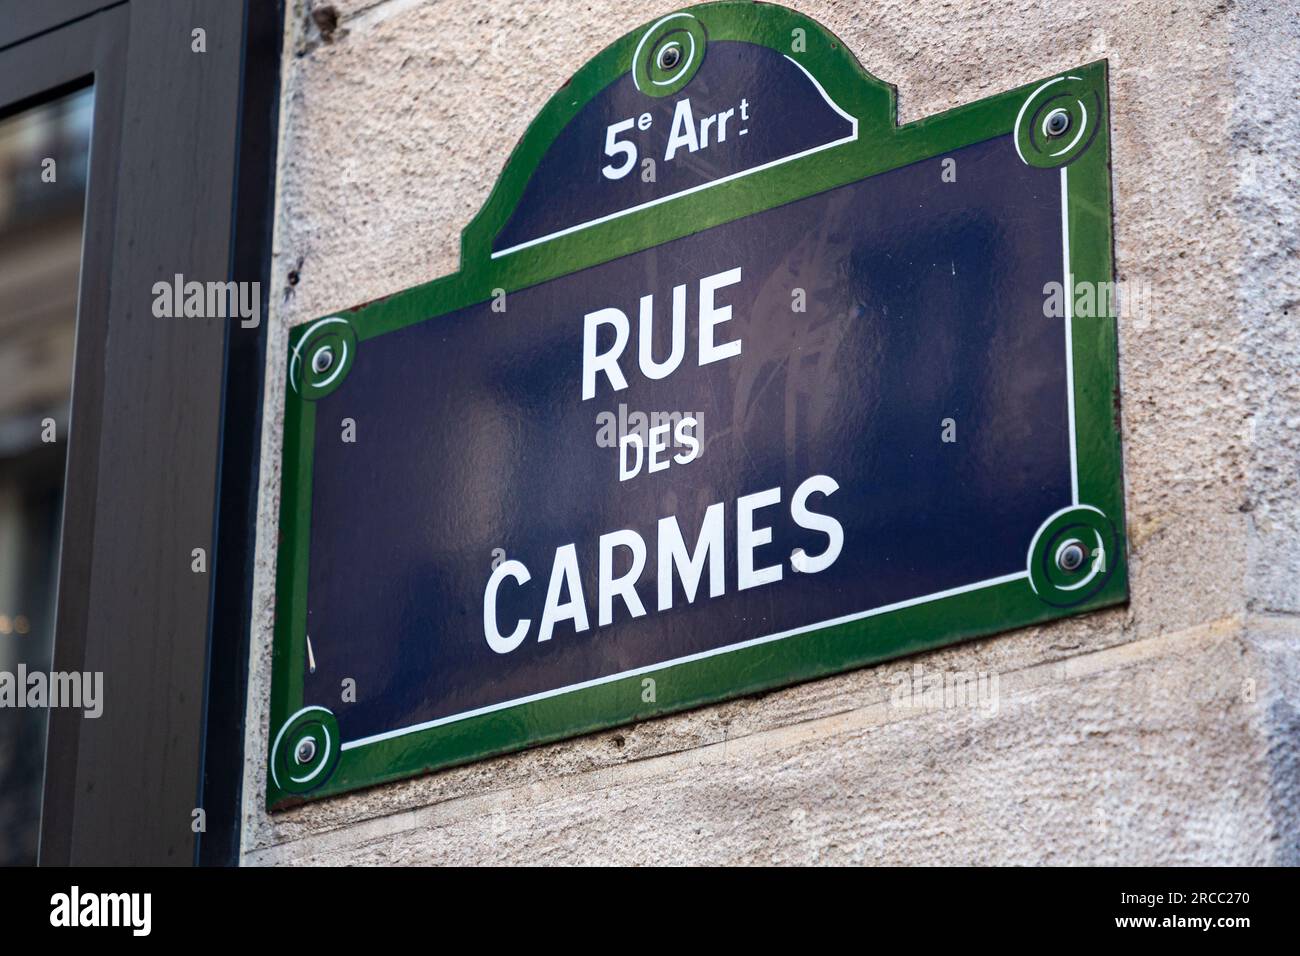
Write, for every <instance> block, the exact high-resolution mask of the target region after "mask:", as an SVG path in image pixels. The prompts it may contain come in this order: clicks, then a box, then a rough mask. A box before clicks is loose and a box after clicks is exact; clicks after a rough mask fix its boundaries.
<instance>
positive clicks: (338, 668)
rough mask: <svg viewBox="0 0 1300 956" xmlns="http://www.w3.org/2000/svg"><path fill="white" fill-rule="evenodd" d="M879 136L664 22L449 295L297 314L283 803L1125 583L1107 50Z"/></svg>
mask: <svg viewBox="0 0 1300 956" xmlns="http://www.w3.org/2000/svg"><path fill="white" fill-rule="evenodd" d="M895 115H896V114H895V107H894V95H893V90H892V88H890V87H889V86H887V85H885V84H883V83H881V82H880V81H878V80H876V79H874V78H873V77H871V76H870V75H869V74H867V73H865V72H864V71H863V70H862V68H861V67H860V66H859V65H858V64H857V62H856V61H855V60H854V59H853V57H852V56H851V55H850V54H849V53H848V51H847V50H846V49H845V48H844V46H843V44H842V43H840V42H838V41H837V40H836V39H835V38H834V37H833V36H831V35H830V34H829V33H827V32H826V31H825V30H823V29H822V28H820V27H819V26H818V25H817V24H816V23H815V22H813V21H812V20H809V19H808V18H806V17H804V16H801V15H799V14H796V13H794V12H792V11H789V10H786V9H784V8H781V7H776V6H771V5H766V4H750V3H721V4H714V5H708V6H701V7H694V8H692V9H691V10H690V11H689V12H683V13H677V14H673V15H671V16H668V17H664V18H662V19H660V20H658V21H656V22H654V23H653V24H650V25H648V26H645V27H642V28H640V29H638V30H635V31H633V32H632V33H630V34H628V35H627V36H626V37H624V38H623V39H622V40H620V41H618V42H616V43H615V44H613V45H612V46H611V47H609V48H608V49H606V50H605V51H604V52H602V53H601V54H599V55H598V56H596V57H595V59H593V60H592V61H591V62H590V63H588V64H587V65H586V66H584V67H583V68H582V69H581V70H579V71H578V73H577V74H575V75H574V77H573V78H572V80H571V81H570V82H569V83H568V84H566V85H565V87H564V88H563V89H562V90H561V91H560V92H559V93H557V94H556V95H555V96H554V97H553V98H552V99H551V101H550V102H549V103H548V104H547V105H546V107H545V108H544V109H543V110H542V112H541V113H540V114H539V116H538V117H537V118H536V120H535V121H534V122H533V124H532V126H531V127H530V128H529V130H528V132H527V134H526V135H525V137H524V139H523V140H522V141H521V143H520V144H519V146H518V147H517V149H516V150H515V152H514V153H513V154H512V155H511V157H510V159H509V162H508V163H507V165H506V168H505V170H504V172H503V173H502V176H501V179H500V181H499V182H498V184H497V187H496V189H495V190H494V192H493V193H492V196H491V198H490V199H489V200H488V202H487V205H486V206H485V207H484V209H483V211H482V212H481V213H480V214H479V215H478V217H477V218H476V219H475V220H474V221H473V222H472V223H471V224H470V226H469V227H468V229H467V230H466V231H465V234H464V236H463V253H462V269H461V271H460V272H459V273H458V274H456V275H454V276H450V277H447V278H444V279H440V280H437V281H434V282H431V283H428V284H426V285H421V286H417V287H415V288H413V289H410V290H408V291H406V292H402V293H399V294H397V295H394V296H391V297H389V298H386V299H383V300H380V301H377V302H372V303H368V304H366V305H363V306H359V307H356V308H354V309H350V310H347V311H344V312H340V313H337V314H334V315H329V316H326V317H323V318H321V319H319V320H318V321H315V322H312V323H309V324H307V325H305V326H304V327H301V328H299V329H296V330H295V333H294V335H293V337H292V342H291V354H290V356H289V360H288V375H289V396H288V404H287V409H286V416H285V431H284V452H283V485H282V509H281V522H280V527H281V534H282V537H281V542H280V549H279V567H278V586H277V612H276V637H275V654H274V687H273V695H272V715H271V740H272V746H271V752H270V754H269V761H270V767H269V773H268V796H267V798H268V804H269V805H270V806H272V807H275V806H281V805H285V804H288V803H293V802H297V801H300V800H302V799H307V798H312V797H316V796H321V795H326V794H332V793H338V792H340V791H344V790H348V789H354V788H357V787H361V786H366V785H370V784H374V783H377V782H381V781H386V780H392V779H396V778H400V777H403V776H409V775H412V774H416V773H420V772H424V771H428V770H432V769H436V768H439V767H444V766H449V765H452V764H456V763H463V762H466V761H469V760H473V759H477V758H480V757H484V756H487V755H491V754H498V753H503V752H506V751H510V750H515V749H519V748H521V747H524V746H528V745H532V744H536V743H539V742H544V741H551V740H556V739H559V738H562V737H566V736H571V735H574V734H579V733H584V732H588V731H592V730H596V729H599V728H603V727H610V726H614V725H617V724H620V723H625V722H628V721H633V720H640V719H644V718H648V717H652V716H656V715H660V714H664V713H667V712H671V711H676V710H681V709H684V708H688V707H693V706H697V705H700V704H703V703H706V702H709V701H715V700H719V699H723V698H727V697H733V696H736V695H741V694H747V693H753V692H755V691H759V690H764V689H767V688H771V687H775V686H779V685H783V684H789V683H792V682H795V681H800V680H807V679H810V678H815V677H819V676H822V675H826V674H830V673H834V672H836V671H841V670H845V669H847V668H851V667H857V666H862V665H865V664H870V663H873V662H877V661H882V660H885V659H888V658H891V657H897V656H899V655H903V654H908V653H913V652H916V651H920V650H923V649H926V648H931V647H936V646H939V645H943V644H948V643H952V642H954V641H958V640H962V639H966V638H970V637H974V636H978V635H986V634H990V633H994V632H997V631H1002V630H1006V629H1009V628H1014V627H1020V626H1024V625H1028V624H1033V623H1037V622H1042V621H1046V620H1050V619H1053V618H1058V617H1062V616H1065V615H1070V614H1075V613H1079V612H1081V611H1086V610H1091V609H1095V608H1098V607H1102V606H1106V605H1110V604H1115V603H1118V602H1121V601H1123V600H1124V599H1125V597H1126V575H1125V566H1124V557H1125V556H1124V536H1123V520H1122V519H1123V515H1122V484H1121V473H1120V451H1119V436H1118V425H1117V421H1116V412H1115V409H1116V403H1117V379H1116V344H1115V323H1114V320H1113V318H1111V317H1110V313H1109V312H1108V311H1106V310H1096V309H1089V310H1087V314H1086V315H1084V314H1076V313H1077V312H1078V311H1079V310H1078V309H1076V290H1078V289H1089V290H1092V289H1094V288H1095V289H1100V290H1103V291H1104V290H1105V289H1109V288H1110V280H1111V271H1112V270H1111V258H1110V256H1111V251H1110V250H1111V239H1110V193H1109V179H1108V155H1107V154H1108V137H1107V121H1108V120H1107V101H1106V69H1105V64H1104V63H1093V64H1090V65H1087V66H1082V67H1080V68H1078V69H1075V70H1071V71H1068V72H1066V73H1062V74H1059V75H1056V76H1051V77H1047V78H1045V79H1044V80H1042V81H1041V82H1039V83H1034V84H1031V85H1030V86H1027V87H1024V88H1022V89H1019V90H1015V91H1012V92H1008V93H1004V94H1001V95H998V96H994V97H992V98H990V99H986V100H983V101H980V102H978V103H973V104H970V105H968V106H963V107H960V108H958V109H955V110H951V111H949V112H947V113H943V114H940V115H938V116H934V117H930V118H928V119H925V120H922V121H920V122H916V123H911V124H908V125H905V126H897V125H896V124H895ZM1090 301H1091V300H1090Z"/></svg>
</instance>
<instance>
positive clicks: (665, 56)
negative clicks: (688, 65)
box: [656, 43, 682, 70]
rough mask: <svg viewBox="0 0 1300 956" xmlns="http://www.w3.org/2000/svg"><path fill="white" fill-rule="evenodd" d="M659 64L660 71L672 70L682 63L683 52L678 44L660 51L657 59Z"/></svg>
mask: <svg viewBox="0 0 1300 956" xmlns="http://www.w3.org/2000/svg"><path fill="white" fill-rule="evenodd" d="M656 60H657V61H658V63H659V69H661V70H671V69H672V68H673V67H675V66H676V65H677V64H678V63H680V62H681V61H682V51H681V47H679V46H678V45H677V44H676V43H670V44H668V45H667V46H666V47H664V48H663V49H661V50H660V51H659V55H658V56H657V57H656Z"/></svg>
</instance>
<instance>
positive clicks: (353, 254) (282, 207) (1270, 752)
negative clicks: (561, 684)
mask: <svg viewBox="0 0 1300 956" xmlns="http://www.w3.org/2000/svg"><path fill="white" fill-rule="evenodd" d="M791 5H792V6H795V7H796V8H798V9H800V10H801V11H803V12H805V13H807V14H809V15H810V16H813V17H815V18H816V19H818V20H819V21H821V22H822V23H823V24H824V25H826V26H827V27H828V28H830V29H831V30H833V31H834V32H835V33H837V34H838V35H839V36H840V37H841V38H842V39H843V40H844V41H845V42H846V43H847V44H848V46H849V47H850V48H851V49H852V50H853V51H854V52H855V53H856V54H857V56H858V58H859V59H860V60H861V61H862V62H863V64H864V65H866V66H867V68H868V69H870V70H871V71H872V72H873V73H874V74H876V75H877V76H879V77H881V78H882V79H884V80H886V81H888V82H891V83H893V84H895V85H896V86H897V88H898V91H899V111H900V116H899V120H900V122H910V121H913V120H916V119H920V118H922V117H924V116H927V115H930V114H932V113H935V112H938V111H940V110H943V109H947V108H950V107H953V106H957V105H960V104H961V103H964V102H968V101H970V100H975V99H979V98H982V97H985V96H988V95H991V94H993V93H997V92H1000V91H1002V90H1005V89H1008V88H1011V87H1015V86H1018V85H1021V84H1025V83H1029V82H1032V81H1033V80H1036V79H1040V78H1042V77H1044V76H1048V75H1051V74H1053V73H1056V72H1059V71H1061V70H1064V69H1066V68H1068V67H1071V66H1075V65H1078V64H1080V63H1084V62H1089V61H1092V60H1096V59H1099V58H1102V57H1105V58H1108V60H1109V63H1110V69H1111V90H1110V95H1111V102H1112V113H1113V117H1112V136H1113V144H1112V160H1113V164H1114V172H1113V183H1114V198H1115V220H1116V225H1115V253H1116V266H1117V271H1118V278H1120V279H1124V280H1128V281H1140V282H1142V283H1144V284H1145V287H1146V288H1147V289H1148V290H1149V296H1148V308H1147V309H1146V310H1145V311H1143V312H1142V313H1141V314H1140V315H1138V316H1135V317H1133V318H1132V319H1129V320H1126V321H1122V322H1121V326H1120V338H1121V343H1120V349H1121V381H1122V392H1123V406H1122V423H1123V429H1124V456H1125V480H1126V486H1127V509H1128V521H1129V529H1130V536H1129V537H1130V540H1129V547H1130V570H1131V588H1132V602H1131V604H1130V605H1129V606H1128V607H1127V608H1123V609H1118V610H1112V611H1108V612H1105V613H1101V614H1095V615H1091V616H1088V617H1085V618H1080V619H1075V620H1070V621H1065V622H1060V623H1057V624H1054V625H1051V626H1049V627H1044V628H1031V629H1026V630H1022V631H1018V632H1015V633H1012V634H1008V635H1003V636H1000V637H996V638H990V639H987V640H982V641H976V642H972V643H969V644H965V645H962V646H959V647H954V648H947V649H944V650H942V651H939V652H935V653H932V654H929V655H925V656H924V657H922V658H919V659H910V660H908V661H905V662H896V663H894V664H886V665H882V666H880V667H877V668H872V669H868V670H862V671H857V672H854V673H849V674H844V675H840V676H837V677H834V678H830V679H827V680H822V681H818V682H814V683H809V684H804V685H800V686H797V687H793V688H787V689H785V690H781V691H778V692H774V693H771V694H766V695H762V696H760V697H755V698H747V699H744V700H738V701H732V702H729V703H725V704H721V705H717V706H714V707H709V708H704V709H701V710H697V711H693V712H690V713H686V714H681V715H676V716H673V717H668V718H664V719H661V720H655V721H650V722H646V723H643V724H639V725H635V726H632V727H627V728H622V729H619V730H616V731H612V732H608V733H602V734H597V735H592V736H590V737H585V738H581V739H577V740H571V741H566V742H563V743H560V744H556V745H553V746H548V747H542V748H538V749H535V750H532V751H528V752H525V753H521V754H516V755H512V756H508V757H503V758H498V759H495V760H491V761H486V762H482V763H479V764H475V765H472V766H469V767H462V768H456V769H452V770H449V771H445V772H443V773H439V774H433V775H429V776H426V777H423V778H419V779H416V780H412V781H408V782H404V783H400V784H395V785H390V786H386V787H380V788H374V789H372V790H368V791H364V792H361V793H358V794H353V795H349V796H346V797H341V798H337V799H332V800H327V801H322V802H320V803H316V804H312V805H309V806H307V807H303V808H299V809H296V810H293V811H289V812H285V813H277V814H274V815H268V814H266V813H265V811H264V810H263V808H262V798H261V794H262V792H263V788H264V771H263V766H264V761H265V753H266V745H267V741H266V737H267V733H266V719H267V718H266V715H267V699H268V688H269V678H270V643H271V622H272V620H273V614H274V590H273V581H274V567H275V523H276V522H275V515H276V511H277V509H278V504H279V481H280V475H279V466H278V458H279V447H280V446H279V443H280V433H279V422H280V421H281V416H282V410H283V404H284V382H283V375H282V374H281V367H282V357H283V355H284V354H285V347H286V346H285V343H286V339H287V330H288V329H289V328H290V327H291V326H292V325H295V324H299V323H301V322H305V321H309V320H311V319H313V318H316V317H319V316H321V315H324V314H327V313H328V312H330V311H332V310H335V309H338V308H342V307H346V306H349V305H353V304H356V303H358V302H363V301H366V300H369V299H372V298H375V297H377V296H381V295H385V294H388V293H392V292H395V291H398V290H400V289H404V288H407V287H409V286H411V285H415V284H418V283H420V282H423V281H427V280H429V279H433V278H437V277H439V276H441V275H444V274H447V273H449V272H452V271H454V270H455V269H456V267H457V256H458V250H459V234H460V230H461V229H462V228H463V227H464V226H465V224H466V223H467V222H468V221H469V219H470V218H471V217H472V216H473V215H474V214H475V212H477V210H478V208H479V207H480V205H481V204H482V203H483V201H484V200H485V199H486V198H487V195H488V192H489V191H490V189H491V187H492V184H493V182H494V181H495V178H496V176H497V175H498V173H499V172H500V170H501V167H502V164H503V163H504V161H505V158H506V156H507V155H508V154H509V151H510V149H511V148H512V147H513V145H514V144H515V142H516V141H517V140H518V138H519V137H520V136H521V135H522V133H523V131H524V129H525V127H526V126H527V123H528V121H529V120H530V118H531V117H532V116H533V115H534V114H535V113H536V112H537V111H538V110H539V109H540V108H541V106H542V105H543V103H544V102H545V101H546V99H547V98H548V97H549V95H550V94H551V93H552V92H553V91H555V90H556V89H558V88H559V87H560V85H561V84H562V83H563V82H564V81H565V80H566V79H567V78H568V76H569V75H570V74H571V73H572V72H573V70H574V69H576V67H577V66H578V65H580V64H581V63H582V62H584V61H585V60H586V59H588V58H590V56H592V55H593V54H595V53H596V52H597V51H598V50H600V49H601V48H602V47H604V46H605V45H606V44H608V43H609V42H610V41H612V40H614V39H616V38H617V37H618V36H620V35H621V34H622V33H624V32H626V31H628V30H630V29H632V28H634V27H636V26H637V25H638V24H640V23H642V22H644V21H646V20H649V19H652V18H653V17H655V16H657V15H659V14H662V13H664V12H667V11H669V10H671V9H674V8H676V6H678V4H676V3H670V2H649V3H637V4H620V3H615V2H610V0H593V2H590V3H583V4H574V3H568V2H548V3H546V4H517V3H502V2H499V0H483V2H480V3H476V4H474V5H472V6H466V5H460V4H451V3H446V2H440V3H421V2H414V0H349V2H341V3H337V4H335V5H334V10H335V14H336V15H335V16H334V17H330V16H328V15H324V14H323V13H322V11H321V9H320V8H321V7H322V6H323V5H322V4H320V3H317V4H316V6H317V10H316V11H315V16H314V17H313V16H312V14H311V12H310V11H309V8H308V7H307V5H306V4H305V3H303V2H299V3H297V4H296V5H292V4H291V6H293V9H292V10H291V12H290V16H289V23H288V35H287V38H286V51H287V53H288V55H287V56H286V62H285V78H284V79H285V82H284V93H283V95H284V100H283V112H282V117H281V121H282V131H281V136H282V141H281V151H280V171H279V199H278V203H279V208H278V212H277V221H276V239H275V267H274V268H275V275H274V281H275V288H274V290H273V294H274V297H275V301H276V302H278V303H279V304H280V305H279V308H278V311H277V313H276V314H275V315H273V316H272V317H271V318H272V322H271V328H270V334H271V342H270V348H269V358H268V363H269V365H268V368H269V372H268V377H267V387H266V417H267V422H268V427H267V429H266V430H265V432H264V448H263V477H262V482H261V498H260V519H259V530H260V534H259V544H258V567H259V572H258V579H257V581H256V585H255V592H256V593H255V604H256V606H255V619H254V652H253V659H252V662H251V672H250V701H249V721H248V724H249V730H248V741H247V755H248V761H247V772H246V796H245V807H244V817H245V834H244V844H245V852H246V854H247V859H248V861H249V862H290V861H293V862H341V861H353V862H373V863H383V862H402V863H407V862H409V863H420V862H494V861H531V862H670V861H698V862H790V863H796V862H877V861H880V862H901V863H926V862H997V863H1012V862H1015V863H1022V862H1024V863H1027V862H1035V861H1053V862H1121V861H1122V862H1167V863H1184V862H1187V863H1190V862H1221V861H1222V862H1241V863H1247V862H1265V861H1276V862H1284V861H1285V862H1293V863H1294V862H1298V861H1300V849H1298V846H1300V843H1298V841H1300V837H1297V833H1300V827H1298V826H1297V823H1298V822H1300V812H1298V810H1297V804H1296V796H1295V795H1296V794H1297V793H1298V792H1300V772H1298V771H1297V746H1300V744H1298V741H1300V734H1298V733H1297V730H1298V729H1300V719H1298V718H1297V704H1298V703H1300V673H1298V671H1300V665H1297V658H1298V654H1297V645H1300V623H1298V621H1300V619H1297V618H1296V617H1295V616H1294V615H1295V614H1296V612H1298V611H1300V593H1298V590H1297V589H1298V585H1297V581H1300V547H1297V544H1296V542H1297V536H1296V533H1297V531H1298V530H1300V518H1298V513H1297V502H1298V500H1300V499H1298V496H1297V488H1296V486H1297V461H1298V460H1300V454H1298V453H1297V452H1298V450H1300V449H1298V448H1297V438H1296V435H1297V428H1300V384H1298V381H1297V375H1298V372H1297V369H1300V332H1298V331H1297V322H1296V310H1297V309H1298V308H1300V291H1298V290H1297V284H1296V282H1297V280H1296V277H1295V274H1294V270H1295V266H1296V258H1297V257H1296V245H1297V237H1296V231H1297V215H1296V212H1297V209H1296V206H1297V186H1296V181H1295V180H1296V164H1295V162H1294V150H1295V146H1296V143H1297V141H1298V140H1300V129H1298V127H1297V124H1298V123H1300V112H1298V111H1297V107H1296V103H1295V77H1296V76H1297V75H1298V73H1300V70H1297V57H1300V39H1297V30H1298V27H1297V23H1298V22H1300V17H1297V15H1296V13H1297V11H1296V4H1295V3H1278V4H1273V5H1269V6H1261V5H1259V4H1253V3H1238V4H1234V3H1231V2H1227V3H1214V2H1207V0H1198V2H1190V3H1180V4H1178V5H1177V8H1176V9H1173V8H1171V7H1170V6H1169V5H1168V4H1162V3H1156V2H1142V0H1120V2H1103V0H1095V2H1076V0H1061V2H1053V3H1051V4H1038V3H1028V2H1012V3H994V2H987V0H980V2H969V3H962V4H957V3H952V2H941V0H885V2H880V3H872V4H866V3H846V2H806V3H805V2H795V3H792V4H791ZM322 24H323V25H324V27H325V28H326V29H325V32H324V33H322V29H321V25H322ZM291 274H292V276H293V279H292V281H291V278H290V276H291ZM917 660H919V662H920V663H921V664H922V665H923V667H924V668H926V670H927V671H947V672H952V671H969V672H975V671H982V672H987V673H995V674H997V675H999V678H1000V696H999V700H1000V706H999V710H998V713H997V715H996V716H992V717H985V716H981V715H980V714H979V712H977V711H976V712H972V711H970V710H962V709H958V710H943V711H938V712H920V713H917V712H909V711H906V710H900V709H899V708H897V707H894V706H892V705H891V703H890V697H891V691H892V690H893V688H894V686H895V684H894V678H895V677H896V675H898V674H899V673H900V672H905V671H907V670H908V669H909V668H910V667H911V666H912V665H913V664H914V663H915V662H916V661H917Z"/></svg>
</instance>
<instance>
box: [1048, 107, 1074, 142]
mask: <svg viewBox="0 0 1300 956" xmlns="http://www.w3.org/2000/svg"><path fill="white" fill-rule="evenodd" d="M1069 128H1070V114H1069V113H1068V112H1067V111H1066V110H1063V109H1060V108H1059V107H1058V108H1057V109H1054V110H1052V112H1050V113H1048V114H1047V119H1045V120H1043V132H1044V133H1046V134H1047V135H1048V136H1051V137H1053V138H1055V137H1057V136H1064V135H1065V131H1066V130H1068V129H1069Z"/></svg>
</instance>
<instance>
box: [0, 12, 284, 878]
mask: <svg viewBox="0 0 1300 956" xmlns="http://www.w3.org/2000/svg"><path fill="white" fill-rule="evenodd" d="M282 14H283V7H282V5H281V3H280V2H269V0H249V2H247V3H242V2H237V0H236V2H231V0H121V2H118V3H112V4H109V3H104V2H95V0H67V2H65V3H64V4H62V5H61V6H56V5H47V4H33V5H26V4H24V5H22V6H21V9H19V10H17V11H16V12H15V13H14V15H13V16H12V17H10V16H9V13H8V11H6V21H5V23H4V25H3V26H0V112H10V111H11V110H16V109H19V108H22V107H23V106H24V105H30V104H31V103H33V102H36V101H37V100H39V99H43V98H46V97H48V96H51V95H55V94H57V93H58V92H60V91H66V90H67V89H69V88H72V87H74V86H76V85H78V84H82V83H85V82H87V81H88V80H90V79H92V78H93V82H94V86H95V90H96V93H95V114H94V126H93V130H92V139H91V164H90V165H91V168H90V175H89V185H88V191H87V209H86V232H85V239H84V244H83V255H82V273H81V283H80V285H81V287H80V297H79V307H78V317H77V344H76V356H75V360H74V377H73V395H72V417H71V424H70V436H69V451H68V463H67V477H66V481H65V504H64V518H63V531H62V555H61V564H60V571H59V593H58V611H57V620H56V630H55V648H54V667H55V669H57V670H61V671H73V670H79V671H80V670H89V671H103V672H104V697H105V705H104V713H103V716H102V717H100V718H99V719H98V720H86V719H84V718H83V717H82V716H81V714H80V712H78V711H70V710H54V711H52V712H51V715H50V718H51V719H50V729H49V737H48V743H47V766H46V779H45V788H44V803H43V811H42V822H41V849H40V859H41V862H42V863H43V864H97V863H107V864H161V863H172V864H189V863H193V862H196V861H200V860H201V861H203V862H210V863H231V862H235V861H236V860H237V854H238V842H239V817H240V806H239V797H240V784H241V777H242V765H243V760H242V731H243V706H244V685H245V682H246V672H247V656H248V655H247V651H248V627H249V609H250V607H251V604H250V600H249V592H250V586H249V582H250V580H251V568H252V562H253V509H254V508H255V504H256V486H257V451H258V445H259V442H260V430H259V428H258V420H259V418H260V400H261V379H262V356H263V354H264V341H265V327H266V316H267V310H266V305H267V303H266V302H265V295H264V301H263V304H262V317H263V321H262V323H261V325H260V326H259V327H258V328H256V329H247V330H246V329H242V328H241V327H240V326H239V323H238V321H237V320H224V321H223V320H219V319H193V318H188V319H187V318H177V319H159V318H155V317H154V315H153V314H152V301H153V293H152V288H153V284H154V283H155V282H157V281H161V280H167V279H169V278H170V277H171V276H173V275H175V274H176V273H180V274H182V275H184V276H185V277H186V278H187V279H198V280H200V281H209V280H222V281H225V280H227V279H231V278H233V279H236V280H249V281H261V282H262V289H263V290H264V293H265V290H266V288H267V286H268V283H267V282H266V278H267V270H268V268H269V255H270V220H271V210H272V197H273V181H274V176H273V168H274V156H275V144H276V137H275V124H276V115H277V100H278V63H279V44H280V30H281V22H282ZM195 27H202V28H203V29H204V30H205V31H206V34H207V36H206V40H207V50H206V52H205V53H194V52H192V51H191V47H190V36H191V30H192V29H193V28H195ZM268 58H269V59H268ZM219 516H221V518H222V520H220V521H219V520H218V519H219ZM194 548H204V549H205V550H206V551H207V553H208V571H207V573H203V574H196V573H194V572H193V571H192V570H191V551H192V549H194ZM209 677H211V681H209ZM205 728H206V730H207V736H206V739H205ZM200 808H201V809H203V810H204V811H205V813H206V826H207V831H206V833H205V834H203V838H202V840H201V841H200V837H199V834H197V833H196V832H195V831H194V829H193V823H194V819H195V815H194V810H196V809H200Z"/></svg>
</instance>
